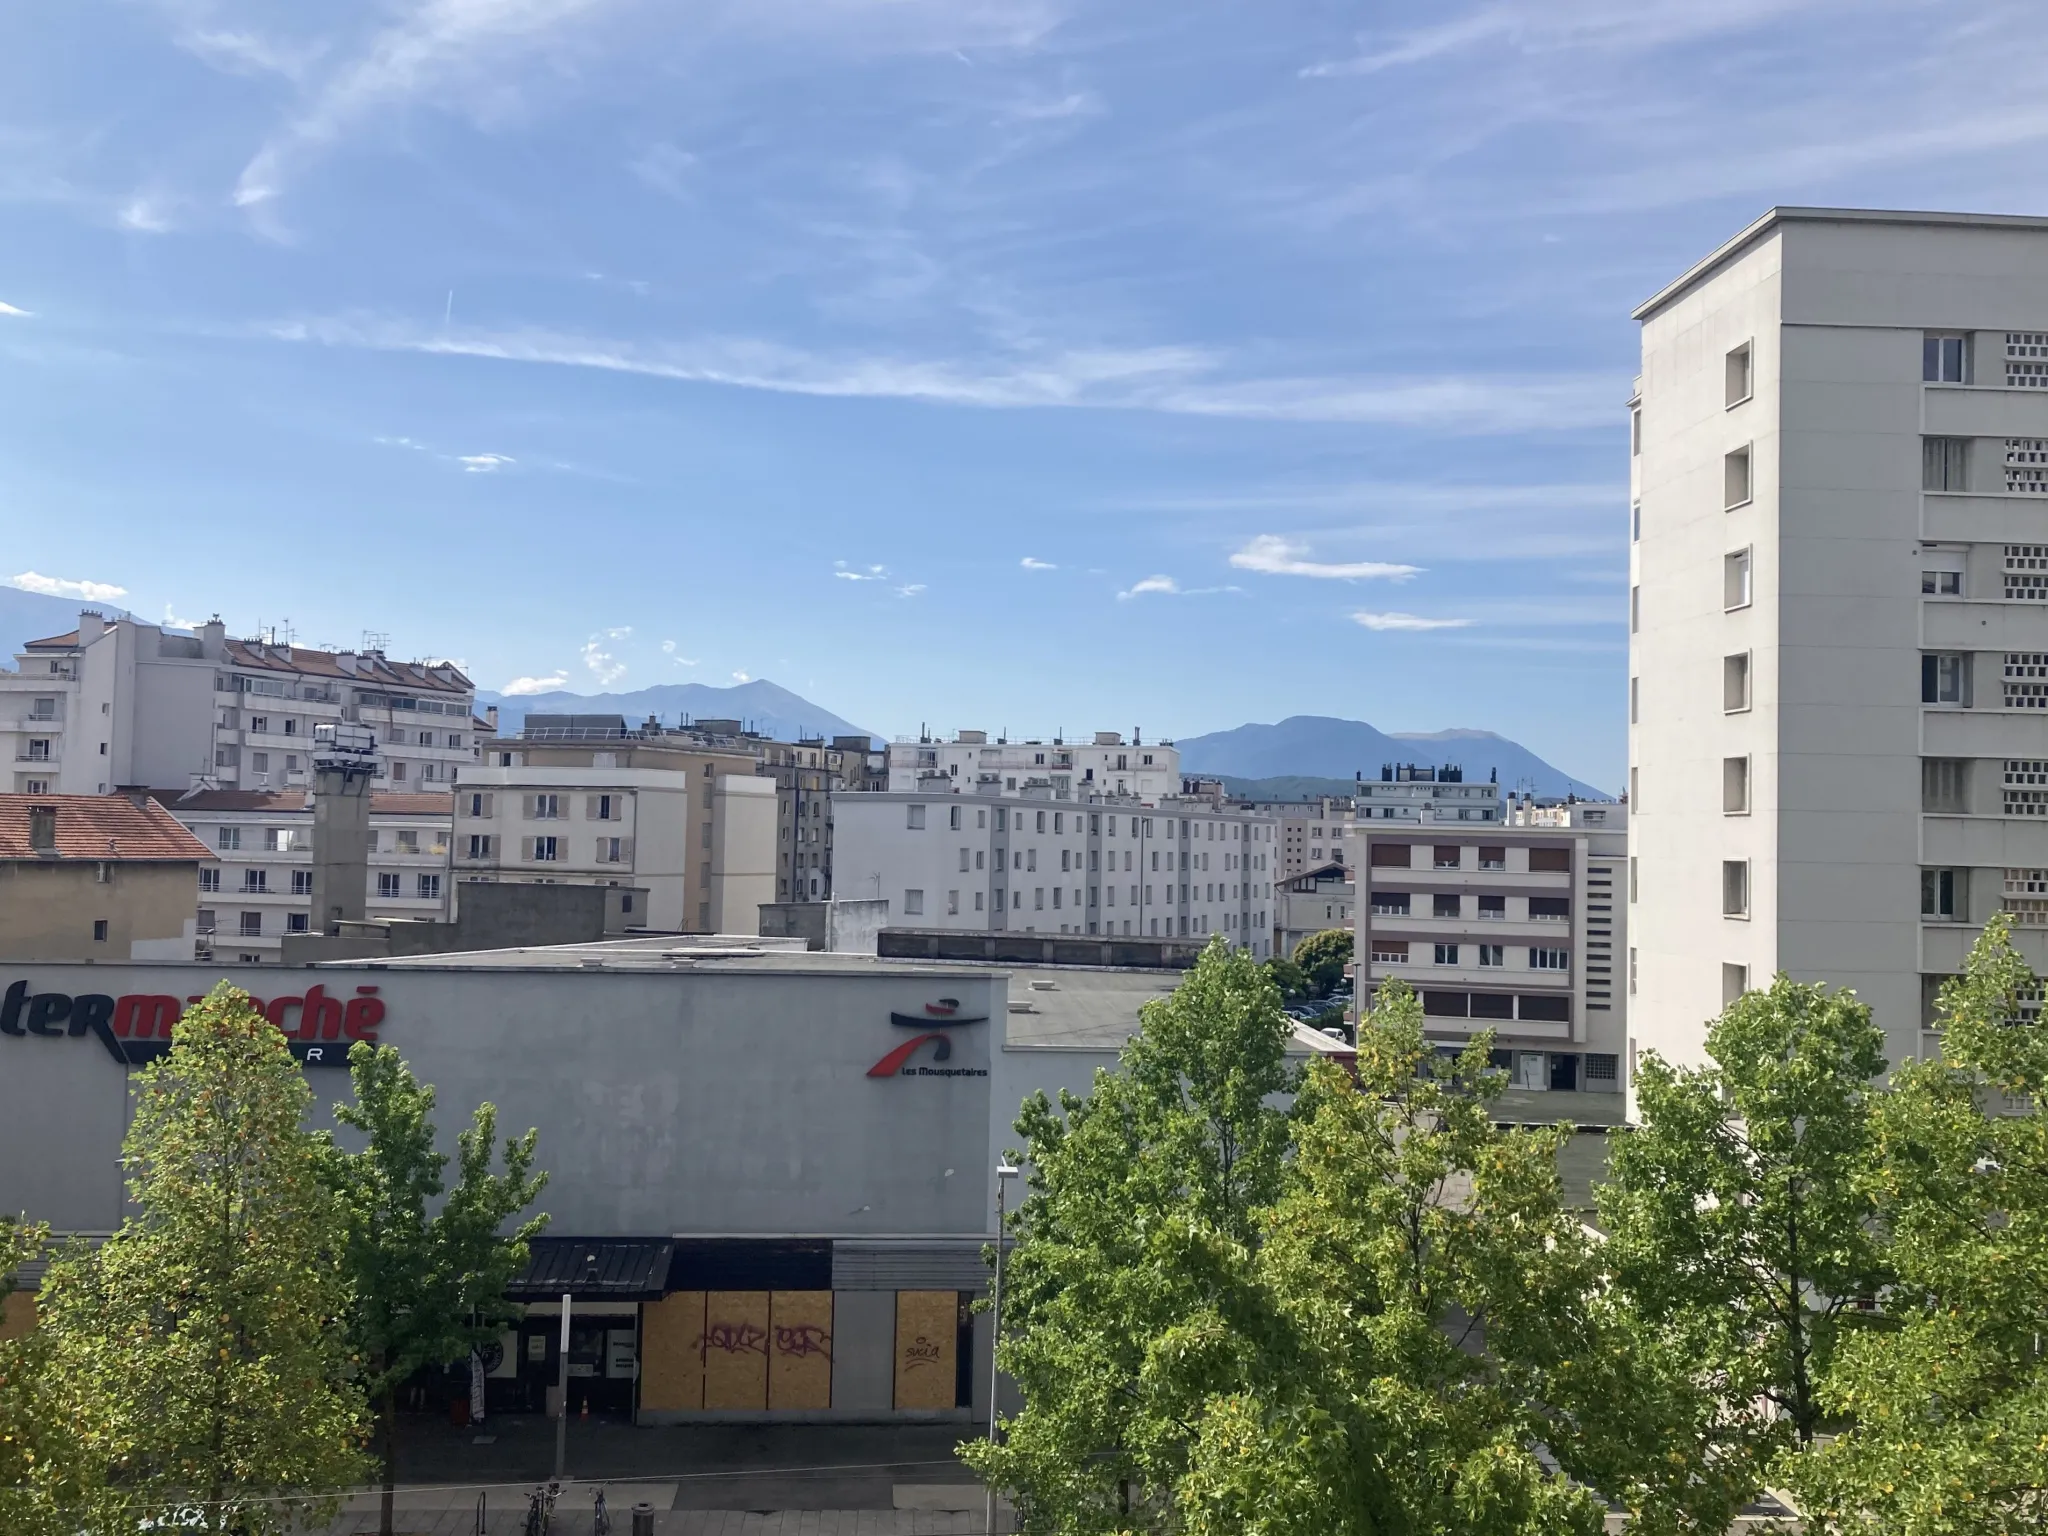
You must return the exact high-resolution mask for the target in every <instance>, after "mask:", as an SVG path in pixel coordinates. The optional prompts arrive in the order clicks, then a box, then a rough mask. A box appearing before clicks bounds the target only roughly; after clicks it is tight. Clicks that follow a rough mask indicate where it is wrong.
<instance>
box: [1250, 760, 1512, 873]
mask: <svg viewBox="0 0 2048 1536" xmlns="http://www.w3.org/2000/svg"><path fill="white" fill-rule="evenodd" d="M1262 809H1265V810H1267V811H1270V812H1272V813H1273V814H1274V815H1276V816H1278V817H1279V818H1280V836H1281V842H1280V865H1279V869H1280V874H1281V876H1282V877H1283V878H1291V877H1293V876H1295V875H1300V874H1305V873H1307V872H1308V871H1310V870H1313V869H1317V868H1320V867H1321V866H1322V865H1324V864H1326V863H1328V864H1343V865H1345V866H1346V867H1347V868H1353V867H1356V865H1357V863H1358V840H1359V838H1360V836H1361V835H1362V834H1363V832H1364V828H1365V826H1366V824H1367V823H1370V822H1389V821H1391V822H1405V823H1411V824H1416V825H1422V824H1428V825H1435V824H1437V823H1439V822H1452V821H1465V822H1499V821H1500V820H1501V819H1502V810H1501V798H1500V786H1499V785H1498V784H1495V783H1492V782H1490V781H1489V782H1486V783H1478V784H1468V783H1466V782H1465V778H1464V775H1463V774H1462V773H1461V772H1460V771H1459V770H1458V769H1457V768H1455V767H1441V768H1439V767H1435V766H1432V765H1430V764H1426V763H1424V764H1417V763H1389V764H1387V765H1386V766H1385V767H1383V768H1382V769H1381V770H1380V777H1379V778H1378V779H1377V780H1371V779H1361V780H1359V781H1358V784H1357V787H1356V788H1355V789H1354V790H1353V791H1352V793H1351V795H1350V796H1349V797H1348V798H1345V799H1341V800H1337V799H1329V798H1324V799H1320V800H1283V801H1276V802H1273V803H1270V804H1266V805H1264V806H1263V807H1262Z"/></svg>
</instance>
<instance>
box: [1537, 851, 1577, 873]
mask: <svg viewBox="0 0 2048 1536" xmlns="http://www.w3.org/2000/svg"><path fill="white" fill-rule="evenodd" d="M1529 869H1530V872H1531V873H1533V874H1539V875H1568V874H1570V873H1571V872H1572V851H1571V849H1569V848H1531V849H1530V850H1529Z"/></svg>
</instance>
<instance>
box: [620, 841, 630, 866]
mask: <svg viewBox="0 0 2048 1536" xmlns="http://www.w3.org/2000/svg"><path fill="white" fill-rule="evenodd" d="M619 862H620V863H621V864H630V863H632V862H633V839H631V838H630V837H622V838H620V839H619Z"/></svg>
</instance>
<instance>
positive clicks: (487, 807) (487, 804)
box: [464, 795, 491, 818]
mask: <svg viewBox="0 0 2048 1536" xmlns="http://www.w3.org/2000/svg"><path fill="white" fill-rule="evenodd" d="M464 800H465V804H466V807H467V808H466V810H465V811H464V814H465V815H468V816H471V817H478V818H481V817H485V816H489V815H490V814H491V797H490V796H489V795H468V796H465V797H464Z"/></svg>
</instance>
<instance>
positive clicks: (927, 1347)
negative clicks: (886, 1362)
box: [896, 1291, 960, 1408]
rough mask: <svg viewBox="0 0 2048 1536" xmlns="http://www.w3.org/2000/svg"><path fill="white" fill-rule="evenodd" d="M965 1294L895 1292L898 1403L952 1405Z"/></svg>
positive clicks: (918, 1406)
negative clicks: (963, 1295) (962, 1302)
mask: <svg viewBox="0 0 2048 1536" xmlns="http://www.w3.org/2000/svg"><path fill="white" fill-rule="evenodd" d="M959 1329H960V1298H959V1296H958V1294H957V1293H955V1292H953V1291H898V1292H897V1293H896V1406H897V1407H898V1408H951V1407H952V1406H953V1399H954V1396H955V1388H956V1380H955V1374H954V1373H955V1371H956V1369H957V1356H958V1351H959Z"/></svg>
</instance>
